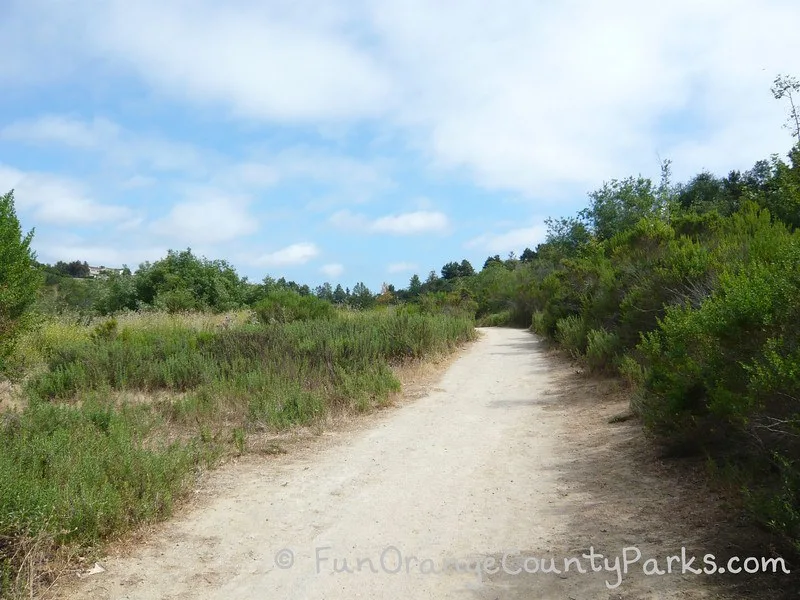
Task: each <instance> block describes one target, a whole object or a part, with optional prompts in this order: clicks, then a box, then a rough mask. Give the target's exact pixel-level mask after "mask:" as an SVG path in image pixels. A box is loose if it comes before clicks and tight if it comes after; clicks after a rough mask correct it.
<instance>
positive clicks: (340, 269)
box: [320, 263, 344, 278]
mask: <svg viewBox="0 0 800 600" xmlns="http://www.w3.org/2000/svg"><path fill="white" fill-rule="evenodd" d="M320 272H321V273H322V274H323V275H326V276H328V277H331V278H336V277H339V276H340V275H341V274H342V273H344V266H343V265H341V264H339V263H331V264H329V265H322V267H320Z"/></svg>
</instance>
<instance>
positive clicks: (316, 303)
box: [254, 289, 336, 324]
mask: <svg viewBox="0 0 800 600" xmlns="http://www.w3.org/2000/svg"><path fill="white" fill-rule="evenodd" d="M254 309H255V312H256V315H258V318H259V319H260V320H261V322H262V323H265V324H269V323H291V322H292V321H307V320H311V319H331V318H333V317H334V315H335V313H336V309H335V307H334V306H333V304H331V303H330V302H328V301H327V300H322V299H320V298H317V297H316V296H301V295H300V294H298V293H297V292H294V291H292V290H288V289H286V290H274V291H272V292H270V293H269V294H268V295H267V296H266V298H264V299H263V300H261V301H260V302H259V303H258V304H256V305H255V307H254Z"/></svg>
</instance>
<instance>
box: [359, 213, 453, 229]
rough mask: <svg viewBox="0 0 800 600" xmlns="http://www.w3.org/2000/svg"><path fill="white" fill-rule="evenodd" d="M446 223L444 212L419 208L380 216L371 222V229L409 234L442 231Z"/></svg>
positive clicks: (445, 227)
mask: <svg viewBox="0 0 800 600" xmlns="http://www.w3.org/2000/svg"><path fill="white" fill-rule="evenodd" d="M447 225H448V221H447V216H446V215H445V214H444V213H440V212H430V211H424V210H421V211H417V212H413V213H405V214H400V215H389V216H386V217H381V218H380V219H378V220H376V221H374V222H373V223H372V230H373V231H374V232H375V233H392V234H395V235H410V234H415V233H431V232H436V231H444V230H445V229H447Z"/></svg>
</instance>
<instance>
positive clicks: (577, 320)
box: [556, 315, 588, 358]
mask: <svg viewBox="0 0 800 600" xmlns="http://www.w3.org/2000/svg"><path fill="white" fill-rule="evenodd" d="M556 340H557V341H558V342H559V343H560V344H561V345H562V346H563V347H564V348H565V349H566V350H568V351H569V352H570V354H572V355H573V356H575V357H576V358H577V357H579V356H581V355H582V354H584V352H586V345H587V343H588V332H587V331H586V323H584V321H583V319H582V318H581V317H579V316H577V315H570V316H569V317H564V318H563V319H559V320H558V321H556Z"/></svg>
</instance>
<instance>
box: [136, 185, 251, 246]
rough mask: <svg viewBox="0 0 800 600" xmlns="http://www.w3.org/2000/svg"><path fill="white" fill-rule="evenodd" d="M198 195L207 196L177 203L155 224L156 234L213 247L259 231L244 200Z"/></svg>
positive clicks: (215, 195) (218, 195)
mask: <svg viewBox="0 0 800 600" xmlns="http://www.w3.org/2000/svg"><path fill="white" fill-rule="evenodd" d="M197 194H198V195H202V194H205V195H207V196H208V197H206V198H203V199H201V200H191V201H186V202H180V203H178V204H176V205H175V206H173V207H172V209H171V210H170V211H169V213H168V214H167V215H166V216H165V217H164V218H162V219H159V220H158V221H156V222H155V223H153V224H152V230H153V232H154V233H157V234H160V235H163V236H165V237H170V238H173V239H177V240H181V241H182V242H188V243H190V244H198V243H201V244H214V243H217V242H226V241H230V240H235V239H237V238H241V237H245V236H248V235H250V234H252V233H255V232H256V231H257V230H258V222H257V221H256V219H255V218H254V217H253V216H252V215H251V214H249V213H248V211H247V204H246V202H245V201H244V200H242V199H237V198H229V197H226V196H225V195H222V194H213V193H209V192H197Z"/></svg>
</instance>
